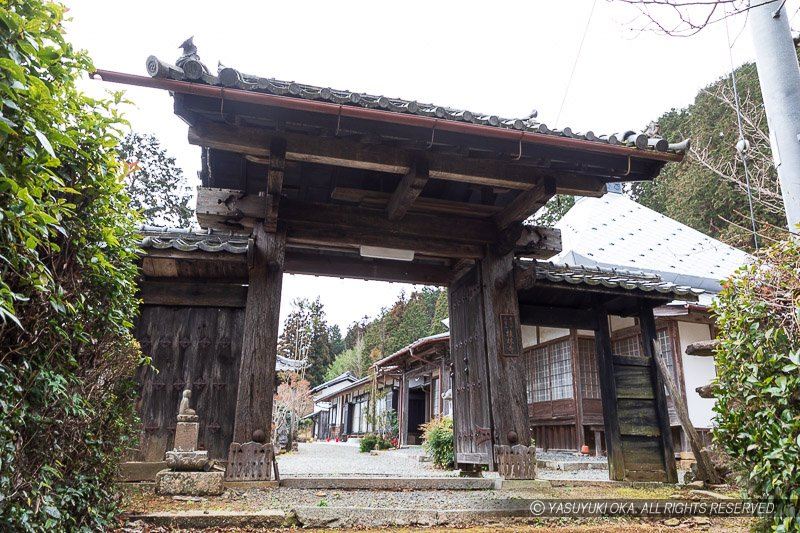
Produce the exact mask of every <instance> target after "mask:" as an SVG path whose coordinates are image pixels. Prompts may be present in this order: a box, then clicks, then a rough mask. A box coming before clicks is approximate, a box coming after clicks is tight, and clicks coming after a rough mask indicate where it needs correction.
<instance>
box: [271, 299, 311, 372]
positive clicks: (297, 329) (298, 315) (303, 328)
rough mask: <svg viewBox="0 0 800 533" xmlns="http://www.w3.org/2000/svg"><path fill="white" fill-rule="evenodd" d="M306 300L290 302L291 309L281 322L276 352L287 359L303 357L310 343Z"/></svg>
mask: <svg viewBox="0 0 800 533" xmlns="http://www.w3.org/2000/svg"><path fill="white" fill-rule="evenodd" d="M308 307H309V305H308V300H306V299H304V298H300V299H297V300H295V301H293V302H292V310H291V311H290V312H289V316H287V317H286V320H284V322H283V331H282V332H281V335H280V337H279V338H278V353H279V354H281V355H282V356H284V357H288V358H289V359H296V360H301V359H305V358H306V356H307V354H308V348H309V345H310V340H309V336H310V328H309V323H310V317H309V309H308Z"/></svg>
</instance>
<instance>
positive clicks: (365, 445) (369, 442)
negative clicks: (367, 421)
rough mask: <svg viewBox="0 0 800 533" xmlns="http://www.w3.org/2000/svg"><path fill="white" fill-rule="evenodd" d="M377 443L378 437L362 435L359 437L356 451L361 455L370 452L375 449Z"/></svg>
mask: <svg viewBox="0 0 800 533" xmlns="http://www.w3.org/2000/svg"><path fill="white" fill-rule="evenodd" d="M377 443H378V436H377V435H373V434H372V433H370V434H369V435H364V436H363V437H361V440H360V441H359V442H358V451H360V452H361V453H367V452H371V451H372V450H374V449H375V445H376V444H377Z"/></svg>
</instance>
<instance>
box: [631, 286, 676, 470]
mask: <svg viewBox="0 0 800 533" xmlns="http://www.w3.org/2000/svg"><path fill="white" fill-rule="evenodd" d="M639 324H640V325H641V328H642V349H643V350H644V355H645V357H647V358H649V359H650V373H651V376H652V377H651V379H652V381H653V394H654V396H655V407H656V414H657V416H658V425H659V428H660V429H661V447H662V450H663V453H664V470H665V472H666V476H667V483H677V482H678V471H677V469H676V466H675V450H674V448H673V444H672V430H671V428H670V425H669V411H668V410H667V398H666V395H665V394H664V380H663V379H662V376H661V373H660V372H659V370H658V361H657V360H656V358H655V353H654V351H653V347H654V343H656V342H657V339H658V337H657V334H656V320H655V318H654V317H653V309H652V308H651V307H650V306H649V305H648V304H647V303H646V302H644V301H640V302H639Z"/></svg>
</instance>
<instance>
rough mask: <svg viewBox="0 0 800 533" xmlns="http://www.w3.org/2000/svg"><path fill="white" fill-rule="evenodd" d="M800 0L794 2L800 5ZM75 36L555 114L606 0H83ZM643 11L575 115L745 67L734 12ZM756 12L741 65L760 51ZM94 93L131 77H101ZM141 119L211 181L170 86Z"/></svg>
mask: <svg viewBox="0 0 800 533" xmlns="http://www.w3.org/2000/svg"><path fill="white" fill-rule="evenodd" d="M798 3H800V0H794V1H792V0H790V1H789V2H787V11H788V12H789V13H790V14H792V13H796V11H797V4H798ZM66 4H67V5H68V6H69V8H70V13H69V15H70V16H71V17H72V19H73V21H72V22H71V23H70V24H69V25H68V32H69V39H70V40H71V42H72V43H74V44H75V46H76V47H78V48H84V49H86V50H88V51H89V53H90V54H91V56H92V58H93V59H94V62H95V66H96V67H97V68H102V69H107V70H116V71H120V72H127V73H134V74H141V75H146V69H145V60H146V58H147V56H148V55H150V54H154V55H156V56H157V57H159V58H160V59H162V60H165V61H168V62H174V61H175V60H176V59H177V58H178V56H179V55H180V51H179V50H178V48H177V46H178V45H179V44H180V43H181V42H182V41H183V40H184V39H185V38H187V37H189V36H191V35H194V37H195V39H194V42H195V44H196V45H197V46H198V48H199V54H200V57H201V58H202V59H203V61H204V62H205V63H206V64H207V65H208V66H209V68H210V69H211V70H212V71H213V70H214V69H216V66H217V62H218V61H221V62H222V63H224V64H225V65H227V66H231V67H235V68H237V69H239V70H241V71H244V72H248V73H252V74H257V75H261V76H265V77H275V78H278V79H284V80H295V81H298V82H302V83H309V84H315V85H321V86H328V87H334V88H339V89H351V90H355V91H363V92H369V93H372V94H385V95H387V96H394V97H401V98H406V99H411V100H418V101H428V102H433V103H436V104H439V105H444V106H451V107H460V108H465V109H469V110H472V111H478V112H484V113H491V114H497V115H500V116H506V117H524V116H526V115H527V114H528V113H529V112H530V111H531V110H532V109H537V110H538V111H539V120H541V121H542V122H544V123H546V124H548V125H549V126H551V127H552V126H555V125H556V124H554V121H555V119H556V115H557V114H558V110H559V107H560V105H561V101H562V98H563V97H564V92H565V87H566V85H567V80H568V79H569V74H570V70H571V69H572V65H573V62H574V60H575V56H576V53H577V50H578V45H579V43H580V40H581V36H582V34H583V31H584V28H585V26H586V21H587V17H588V15H589V12H590V9H591V6H592V0H535V1H518V2H509V1H501V0H494V1H492V2H486V1H480V2H471V1H463V0H462V1H430V0H428V1H426V2H419V1H408V0H406V1H402V2H385V1H384V2H376V1H374V0H373V1H363V2H362V1H357V0H352V1H350V2H346V3H342V2H329V1H328V2H317V1H313V0H306V1H302V2H299V1H296V2H292V1H281V2H274V1H263V0H262V1H250V2H247V1H240V0H227V1H225V2H219V1H214V2H207V1H200V0H195V1H191V2H190V1H175V0H160V1H154V0H137V1H135V2H131V1H130V0H125V1H120V0H80V1H78V0H67V1H66ZM635 17H636V10H635V9H634V8H632V7H630V6H626V5H622V4H617V3H613V2H612V3H610V2H608V1H606V0H598V1H597V4H596V7H595V11H594V15H593V17H592V20H591V24H590V26H589V29H588V33H587V35H586V40H585V43H584V46H583V51H582V54H581V57H580V59H579V62H578V64H577V68H576V71H575V75H574V78H573V81H572V84H571V87H570V90H569V95H568V98H567V100H566V103H565V105H564V110H563V112H562V115H561V119H560V120H559V123H558V124H557V125H558V126H560V127H563V126H565V125H570V126H572V127H573V128H576V129H577V130H584V131H585V130H587V129H592V130H593V131H595V132H596V133H612V132H615V131H624V130H627V129H642V128H644V127H645V126H646V125H647V123H648V122H649V121H651V120H653V119H655V118H657V117H658V116H659V115H660V114H661V113H663V112H664V111H666V110H668V109H670V108H673V107H683V106H686V105H688V104H689V103H691V101H692V100H693V98H694V96H695V94H696V93H697V91H698V89H700V88H701V87H704V86H706V85H708V84H709V83H711V82H713V81H714V80H716V79H717V78H718V77H720V76H723V75H726V74H727V73H728V72H729V70H730V62H729V58H728V45H727V40H726V36H725V25H724V24H717V25H715V26H713V27H711V28H709V29H707V30H706V31H704V32H702V33H701V34H700V35H698V36H695V37H691V38H669V37H664V36H658V35H655V34H652V33H641V32H637V31H633V30H631V29H630V28H631V27H639V25H638V24H637V23H636V22H634V18H635ZM743 24H744V18H743V17H738V18H736V19H733V20H732V21H731V23H730V28H731V35H732V37H736V36H737V35H739V37H738V39H737V40H736V42H735V45H734V48H733V58H734V62H735V63H736V64H739V63H743V62H745V61H748V60H751V59H752V57H753V52H752V45H751V39H750V33H749V30H748V29H745V31H743V32H741V30H742V27H743ZM84 87H85V88H86V90H87V91H90V92H92V93H93V94H100V93H99V91H102V90H106V89H113V90H119V89H122V88H124V87H123V86H119V85H114V84H110V83H100V82H95V81H88V80H87V81H86V82H85V83H84ZM126 94H127V98H128V99H130V100H131V101H133V103H134V104H135V107H133V108H130V109H128V110H127V117H128V119H129V120H130V122H131V124H132V127H133V128H134V129H136V130H137V131H140V132H150V133H154V134H155V135H156V136H157V137H158V138H159V139H160V140H161V142H162V144H163V145H164V146H165V147H166V148H167V149H168V151H169V152H170V153H171V154H172V155H174V156H175V157H176V158H177V161H178V164H179V165H180V166H181V167H182V168H183V169H184V172H185V174H186V176H187V177H188V178H189V179H190V181H191V184H192V185H193V186H194V185H197V184H198V180H197V179H196V175H197V171H198V170H199V167H200V150H199V148H197V147H194V146H190V145H189V144H188V142H187V140H186V133H187V126H186V125H185V124H184V123H183V122H182V121H181V120H180V119H178V118H177V117H176V116H175V115H174V114H173V111H172V99H171V98H170V97H169V96H168V94H167V93H166V92H165V91H160V90H155V89H145V88H138V87H130V88H127V89H126ZM403 289H405V290H406V292H409V291H410V290H411V288H410V287H409V286H406V285H401V284H389V283H381V282H366V281H360V280H339V279H335V278H315V277H310V276H285V277H284V284H283V299H282V304H281V310H282V312H281V315H282V319H283V317H284V316H285V314H286V312H287V311H288V308H289V302H291V300H293V299H294V298H298V297H308V298H313V297H316V296H317V295H320V296H321V298H322V301H323V303H324V304H325V307H326V310H327V314H328V319H329V321H330V322H332V323H336V324H339V326H340V327H341V328H342V331H343V332H344V331H345V330H346V327H347V325H348V324H349V323H351V322H353V321H354V320H357V319H359V318H360V317H362V316H364V315H368V316H374V315H375V314H376V313H377V312H378V311H379V309H380V308H381V307H382V306H387V305H390V304H391V303H392V302H393V301H394V299H395V298H396V296H397V295H398V294H399V292H400V291H401V290H403Z"/></svg>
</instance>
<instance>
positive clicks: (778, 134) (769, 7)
mask: <svg viewBox="0 0 800 533" xmlns="http://www.w3.org/2000/svg"><path fill="white" fill-rule="evenodd" d="M779 1H780V0H777V1H774V2H763V3H760V4H759V5H756V6H755V7H753V8H752V9H751V10H750V29H751V31H752V34H753V46H754V47H755V52H756V67H757V68H758V79H759V81H760V83H761V93H762V95H763V96H764V108H765V111H766V114H767V123H768V125H769V132H770V144H771V145H772V158H773V160H774V162H775V168H776V169H777V170H778V179H779V180H780V184H781V193H782V194H783V205H784V209H785V210H786V218H787V220H788V226H789V231H791V232H792V233H794V234H800V229H798V224H800V65H798V63H797V51H796V50H795V45H794V41H793V40H792V33H791V30H790V29H789V19H788V17H787V15H786V8H785V7H784V4H785V1H780V3H778V2H779Z"/></svg>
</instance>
